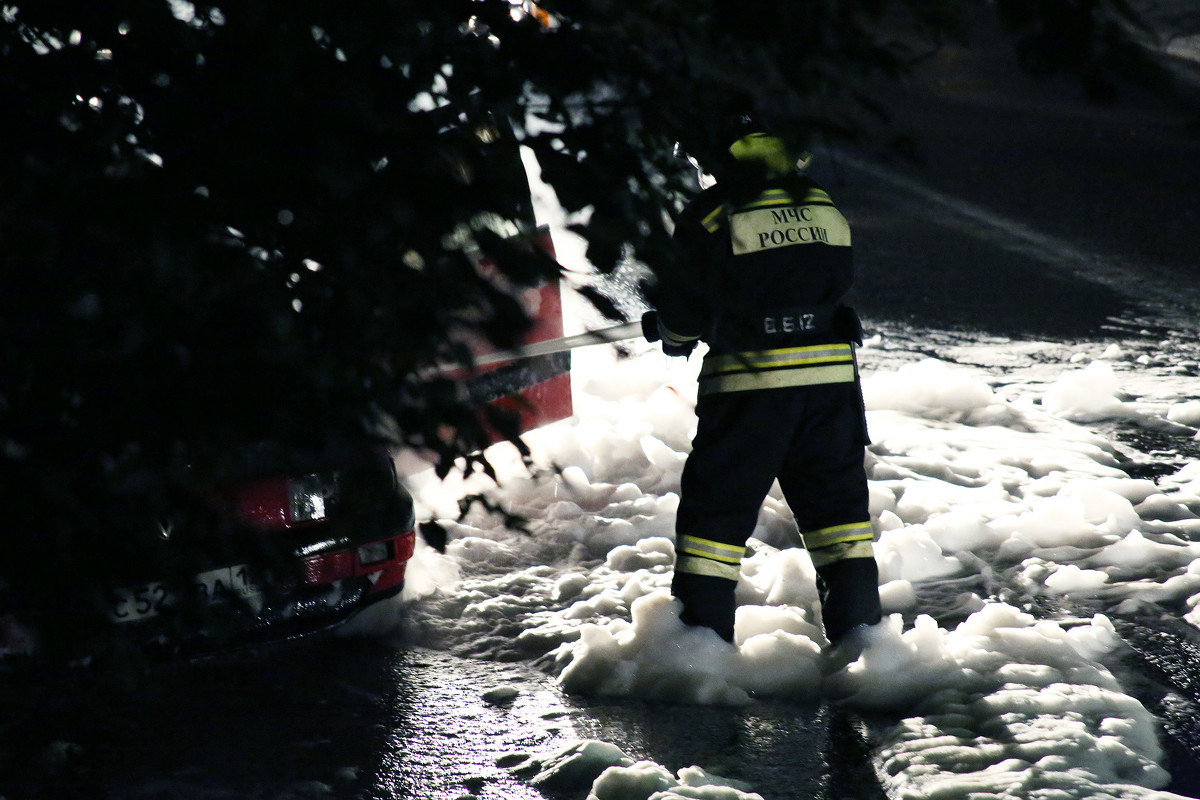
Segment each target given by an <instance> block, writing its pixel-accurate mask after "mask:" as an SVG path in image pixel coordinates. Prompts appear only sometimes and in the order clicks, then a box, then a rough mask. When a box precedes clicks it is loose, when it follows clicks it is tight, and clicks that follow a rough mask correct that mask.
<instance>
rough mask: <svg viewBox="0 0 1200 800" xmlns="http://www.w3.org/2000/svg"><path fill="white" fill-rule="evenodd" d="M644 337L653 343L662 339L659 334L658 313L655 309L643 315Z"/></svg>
mask: <svg viewBox="0 0 1200 800" xmlns="http://www.w3.org/2000/svg"><path fill="white" fill-rule="evenodd" d="M642 336H645V337H646V341H647V342H652V343H653V342H657V341H658V340H659V339H661V338H662V337H661V336H659V334H658V312H657V311H655V310H654V309H653V308H652V309H650V310H649V311H647V312H646V313H645V314H642Z"/></svg>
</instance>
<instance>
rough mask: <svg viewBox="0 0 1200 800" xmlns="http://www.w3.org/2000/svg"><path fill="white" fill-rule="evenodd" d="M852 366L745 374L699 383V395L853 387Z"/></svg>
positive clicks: (710, 379)
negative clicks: (844, 384) (838, 384)
mask: <svg viewBox="0 0 1200 800" xmlns="http://www.w3.org/2000/svg"><path fill="white" fill-rule="evenodd" d="M856 378H857V376H856V375H855V373H854V365H853V364H842V365H837V366H831V367H808V368H805V369H778V370H771V371H769V372H743V373H739V374H737V375H720V376H717V377H715V378H708V379H706V380H703V381H701V382H700V388H699V389H698V391H697V395H706V394H718V393H720V392H752V391H756V390H759V389H787V388H791V387H796V386H824V385H826V384H830V383H854V381H855V379H856Z"/></svg>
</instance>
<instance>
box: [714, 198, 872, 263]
mask: <svg viewBox="0 0 1200 800" xmlns="http://www.w3.org/2000/svg"><path fill="white" fill-rule="evenodd" d="M729 225H730V234H731V237H730V238H731V239H732V242H733V254H734V255H739V256H740V255H748V254H750V253H758V252H761V251H763V250H772V249H774V248H776V247H789V246H791V245H800V244H826V245H832V246H834V247H849V246H850V224H849V223H848V222H846V218H845V217H843V216H842V212H840V211H838V210H837V209H836V208H834V207H833V206H831V205H802V206H785V207H782V208H752V209H749V210H747V211H739V212H738V213H736V214H734V215H733V216H731V217H730V218H729Z"/></svg>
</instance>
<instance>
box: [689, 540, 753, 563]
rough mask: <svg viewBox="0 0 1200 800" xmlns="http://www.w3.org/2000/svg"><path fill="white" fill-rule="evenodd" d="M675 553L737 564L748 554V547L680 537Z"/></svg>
mask: <svg viewBox="0 0 1200 800" xmlns="http://www.w3.org/2000/svg"><path fill="white" fill-rule="evenodd" d="M675 552H677V553H687V554H688V555H693V556H703V557H704V558H711V559H715V560H717V561H726V562H729V563H733V564H737V563H740V562H741V560H742V556H744V555H745V554H746V546H745V545H744V544H743V545H736V544H725V543H724V542H715V541H713V540H712V539H701V538H700V537H698V536H680V537H679V541H678V542H676V544H675Z"/></svg>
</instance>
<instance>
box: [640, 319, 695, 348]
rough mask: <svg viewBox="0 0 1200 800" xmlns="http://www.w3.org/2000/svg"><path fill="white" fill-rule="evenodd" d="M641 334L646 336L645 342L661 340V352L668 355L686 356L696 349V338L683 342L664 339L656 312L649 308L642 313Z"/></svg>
mask: <svg viewBox="0 0 1200 800" xmlns="http://www.w3.org/2000/svg"><path fill="white" fill-rule="evenodd" d="M642 335H643V336H645V337H646V341H647V342H657V341H661V342H662V349H663V352H664V353H666V354H667V355H669V356H682V357H683V358H687V357H688V356H690V355H691V354H692V351H693V350H695V349H696V342H697V341H698V340H697V339H688V340H687V341H684V342H678V343H676V342H671V341H668V340H667V339H664V338H663V336H662V329H661V328H659V325H658V312H657V311H655V310H654V309H650V310H649V311H647V312H646V313H645V314H642Z"/></svg>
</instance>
